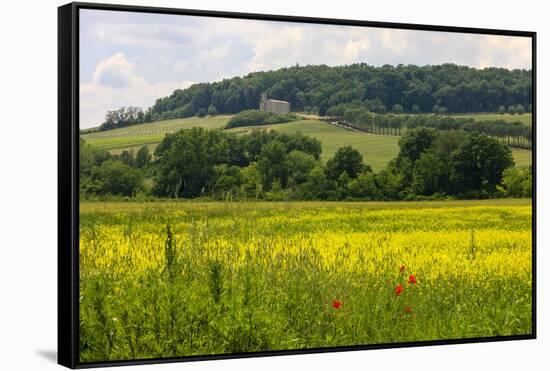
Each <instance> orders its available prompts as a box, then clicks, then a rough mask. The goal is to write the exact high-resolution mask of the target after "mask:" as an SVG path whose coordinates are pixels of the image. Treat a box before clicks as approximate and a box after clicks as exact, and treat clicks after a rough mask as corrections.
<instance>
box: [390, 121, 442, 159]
mask: <svg viewBox="0 0 550 371" xmlns="http://www.w3.org/2000/svg"><path fill="white" fill-rule="evenodd" d="M437 135H438V131H437V130H436V129H432V128H425V127H419V128H415V129H411V130H407V132H406V133H405V134H404V135H403V136H402V137H401V138H400V139H399V154H398V156H397V157H398V158H399V159H402V158H407V159H409V160H410V161H411V162H413V163H414V162H415V161H416V160H418V158H419V157H420V155H421V154H422V152H424V151H426V150H427V149H428V148H430V147H431V145H432V143H433V142H434V141H435V139H436V138H437Z"/></svg>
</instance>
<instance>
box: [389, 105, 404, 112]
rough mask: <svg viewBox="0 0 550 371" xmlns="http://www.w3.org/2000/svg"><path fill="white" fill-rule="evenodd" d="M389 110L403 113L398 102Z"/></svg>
mask: <svg viewBox="0 0 550 371" xmlns="http://www.w3.org/2000/svg"><path fill="white" fill-rule="evenodd" d="M391 110H392V112H393V113H403V106H402V105H400V104H394V105H393V106H392V108H391Z"/></svg>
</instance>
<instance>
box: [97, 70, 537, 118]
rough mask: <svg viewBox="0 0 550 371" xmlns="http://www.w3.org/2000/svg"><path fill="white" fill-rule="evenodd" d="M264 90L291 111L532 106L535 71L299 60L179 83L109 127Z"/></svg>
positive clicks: (241, 102)
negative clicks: (347, 106) (353, 106)
mask: <svg viewBox="0 0 550 371" xmlns="http://www.w3.org/2000/svg"><path fill="white" fill-rule="evenodd" d="M263 92H266V93H267V95H268V96H269V97H270V98H272V99H278V100H283V101H287V102H289V103H290V105H291V107H292V111H300V112H311V113H316V114H319V115H321V116H324V115H325V113H326V111H327V110H328V109H329V108H330V107H333V106H336V105H338V104H341V103H351V102H358V101H360V102H364V103H365V105H366V106H367V107H368V108H369V109H370V110H372V111H373V112H377V113H385V112H387V111H392V110H394V111H395V110H398V111H404V112H413V113H422V112H432V111H433V110H434V107H437V109H441V108H444V109H445V111H446V112H448V113H470V112H497V111H498V110H499V109H502V107H505V108H508V107H511V106H517V105H522V106H523V107H524V108H525V110H526V111H529V110H530V108H531V102H532V74H531V70H519V69H516V70H508V69H505V68H485V69H476V68H472V67H467V66H458V65H455V64H442V65H427V66H415V65H397V66H391V65H384V66H380V67H375V66H370V65H367V64H364V63H359V64H353V65H346V66H336V67H330V66H326V65H307V66H298V65H296V66H293V67H288V68H281V69H278V70H272V71H263V72H253V73H249V74H248V75H246V76H244V77H233V78H229V79H224V80H222V81H218V82H212V83H199V84H194V85H192V86H190V87H189V88H186V89H177V90H175V91H174V92H173V93H172V94H171V95H170V96H167V97H164V98H159V99H157V100H156V102H155V104H154V105H153V106H152V107H150V108H149V109H148V110H147V111H145V112H141V113H139V112H137V113H135V116H134V117H133V118H131V119H130V120H128V123H126V122H124V119H122V118H118V124H117V121H116V120H117V117H116V115H112V118H111V119H109V115H107V118H106V122H105V123H104V129H110V128H113V127H122V126H127V124H129V125H131V124H134V123H141V122H151V121H157V120H165V119H174V118H183V117H190V116H194V115H197V114H199V115H200V114H204V113H206V112H208V114H224V113H228V114H231V113H237V112H240V111H242V110H245V109H257V108H258V107H259V103H260V95H261V93H263ZM112 112H116V111H111V113H112ZM126 114H127V113H126ZM120 116H124V115H120ZM109 120H110V121H111V122H109ZM105 124H107V125H105Z"/></svg>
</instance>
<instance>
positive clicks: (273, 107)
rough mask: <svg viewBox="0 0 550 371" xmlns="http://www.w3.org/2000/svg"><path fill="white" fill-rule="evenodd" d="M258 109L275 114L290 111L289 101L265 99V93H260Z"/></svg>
mask: <svg viewBox="0 0 550 371" xmlns="http://www.w3.org/2000/svg"><path fill="white" fill-rule="evenodd" d="M260 111H266V112H271V113H276V114H285V113H290V103H288V102H285V101H284V100H275V99H267V94H266V93H262V95H261V99H260Z"/></svg>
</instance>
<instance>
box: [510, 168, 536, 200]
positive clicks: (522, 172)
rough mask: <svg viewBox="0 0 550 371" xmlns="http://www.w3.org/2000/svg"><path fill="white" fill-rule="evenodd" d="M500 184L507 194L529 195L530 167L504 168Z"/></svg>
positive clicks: (531, 180)
mask: <svg viewBox="0 0 550 371" xmlns="http://www.w3.org/2000/svg"><path fill="white" fill-rule="evenodd" d="M502 185H503V188H504V190H505V192H506V195H507V196H511V197H531V195H532V187H533V176H532V174H531V169H530V168H529V169H521V168H517V167H510V168H508V169H506V170H504V173H503V179H502Z"/></svg>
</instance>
